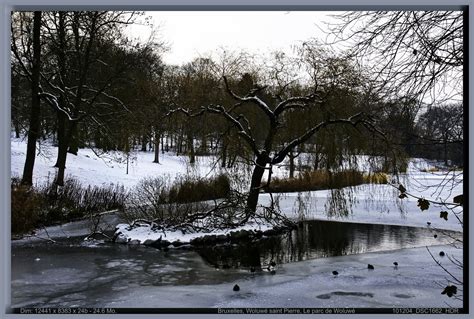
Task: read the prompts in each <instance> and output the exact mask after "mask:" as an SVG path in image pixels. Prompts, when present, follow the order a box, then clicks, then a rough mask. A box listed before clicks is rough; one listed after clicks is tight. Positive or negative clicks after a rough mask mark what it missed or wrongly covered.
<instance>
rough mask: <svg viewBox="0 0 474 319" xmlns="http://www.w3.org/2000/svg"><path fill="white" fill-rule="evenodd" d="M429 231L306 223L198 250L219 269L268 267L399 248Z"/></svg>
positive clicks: (368, 225) (413, 241)
mask: <svg viewBox="0 0 474 319" xmlns="http://www.w3.org/2000/svg"><path fill="white" fill-rule="evenodd" d="M428 237H429V238H432V235H431V233H430V232H429V231H428V230H423V229H416V228H407V227H400V226H388V225H371V224H356V223H341V222H331V221H305V222H301V223H299V225H298V228H297V229H295V230H293V231H291V232H288V233H285V234H283V235H280V236H274V237H268V238H262V239H260V240H258V241H247V242H243V243H240V244H239V245H217V246H213V247H206V248H204V249H201V250H199V254H200V255H201V256H202V257H203V258H204V259H205V260H206V261H207V262H208V263H210V264H211V265H214V266H217V267H219V268H251V267H253V268H255V269H259V268H265V267H267V266H268V265H269V264H270V262H271V261H275V262H276V263H278V264H281V263H289V262H295V261H302V260H307V259H313V258H324V257H330V256H341V255H349V254H357V253H363V252H367V251H378V250H384V249H397V248H399V247H404V246H406V245H412V244H413V243H416V242H417V241H419V240H422V239H423V238H428Z"/></svg>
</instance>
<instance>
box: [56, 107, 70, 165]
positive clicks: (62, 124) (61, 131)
mask: <svg viewBox="0 0 474 319" xmlns="http://www.w3.org/2000/svg"><path fill="white" fill-rule="evenodd" d="M61 101H62V99H61V98H59V103H61ZM66 122H67V118H66V115H65V114H64V113H63V112H58V156H57V159H56V164H54V167H58V168H59V162H60V160H59V154H63V153H64V152H67V144H66V143H65V142H66Z"/></svg>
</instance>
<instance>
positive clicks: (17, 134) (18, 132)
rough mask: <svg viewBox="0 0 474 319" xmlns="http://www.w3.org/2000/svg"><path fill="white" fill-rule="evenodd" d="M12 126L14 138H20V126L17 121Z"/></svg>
mask: <svg viewBox="0 0 474 319" xmlns="http://www.w3.org/2000/svg"><path fill="white" fill-rule="evenodd" d="M13 126H14V128H15V138H20V124H19V123H18V121H15V122H14V123H13Z"/></svg>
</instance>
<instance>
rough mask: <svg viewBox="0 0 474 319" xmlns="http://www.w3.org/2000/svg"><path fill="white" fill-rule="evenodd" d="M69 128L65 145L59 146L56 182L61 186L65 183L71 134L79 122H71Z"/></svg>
mask: <svg viewBox="0 0 474 319" xmlns="http://www.w3.org/2000/svg"><path fill="white" fill-rule="evenodd" d="M69 124H70V125H69V130H68V131H67V133H66V134H65V137H64V140H63V145H62V146H63V147H61V144H60V147H58V160H57V163H56V164H57V167H58V173H57V175H56V181H55V184H56V185H59V186H63V185H64V175H65V174H64V173H65V170H66V160H67V153H68V152H67V149H68V145H69V142H70V140H71V136H72V134H73V132H74V131H75V130H76V126H77V122H69Z"/></svg>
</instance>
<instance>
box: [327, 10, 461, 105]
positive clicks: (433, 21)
mask: <svg viewBox="0 0 474 319" xmlns="http://www.w3.org/2000/svg"><path fill="white" fill-rule="evenodd" d="M336 18H338V19H339V22H337V23H335V24H332V25H330V29H331V31H332V34H333V36H334V39H333V40H331V43H345V44H347V43H349V44H350V45H351V47H350V50H351V54H352V56H353V57H355V58H357V59H358V60H359V61H361V62H362V63H363V64H364V65H370V67H371V69H372V70H373V72H376V73H377V74H378V79H379V84H380V88H382V89H384V90H385V92H386V93H387V94H391V95H392V94H396V93H397V91H398V92H403V93H402V94H403V95H415V96H417V97H420V99H421V100H425V101H431V102H434V101H436V102H438V103H441V102H442V100H448V99H453V98H456V99H460V98H462V87H463V83H462V81H463V77H462V70H463V65H464V41H463V37H464V12H463V11H368V12H367V11H358V12H347V13H344V14H341V15H338V16H336Z"/></svg>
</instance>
